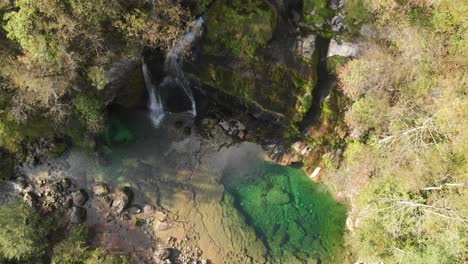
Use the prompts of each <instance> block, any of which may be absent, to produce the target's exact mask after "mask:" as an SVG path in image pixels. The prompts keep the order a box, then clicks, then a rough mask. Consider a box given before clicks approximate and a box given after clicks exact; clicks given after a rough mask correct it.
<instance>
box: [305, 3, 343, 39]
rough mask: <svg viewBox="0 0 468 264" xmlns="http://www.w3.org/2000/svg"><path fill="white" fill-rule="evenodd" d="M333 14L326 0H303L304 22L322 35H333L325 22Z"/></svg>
mask: <svg viewBox="0 0 468 264" xmlns="http://www.w3.org/2000/svg"><path fill="white" fill-rule="evenodd" d="M334 15H335V12H334V11H333V10H331V9H330V8H329V7H328V1H327V0H304V22H305V23H306V24H307V25H309V26H311V27H313V28H314V29H315V30H316V31H317V32H318V33H320V34H321V35H322V36H324V37H330V38H331V37H333V33H332V31H331V29H330V27H329V26H327V25H328V24H327V22H328V21H330V20H331V19H332V18H333V16H334ZM317 25H319V26H317ZM320 25H321V26H320Z"/></svg>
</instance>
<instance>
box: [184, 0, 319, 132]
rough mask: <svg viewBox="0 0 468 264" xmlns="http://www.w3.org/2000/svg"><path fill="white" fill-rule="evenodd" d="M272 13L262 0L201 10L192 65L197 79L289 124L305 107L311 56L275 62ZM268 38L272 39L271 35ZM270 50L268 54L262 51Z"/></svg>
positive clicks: (311, 74) (309, 92)
mask: <svg viewBox="0 0 468 264" xmlns="http://www.w3.org/2000/svg"><path fill="white" fill-rule="evenodd" d="M277 23H278V12H277V10H275V9H274V8H273V7H272V6H271V5H269V4H268V2H267V1H265V0H235V1H227V0H220V1H217V2H216V3H214V4H213V6H212V7H211V8H210V10H209V12H208V13H207V19H206V32H205V35H204V39H203V55H202V56H201V59H200V61H199V62H198V63H197V65H196V67H193V68H194V69H193V70H194V72H195V73H196V75H197V76H198V77H199V78H200V79H201V81H202V82H203V83H204V84H206V85H208V86H210V87H213V88H215V89H217V90H219V91H221V92H223V93H225V94H227V95H230V96H233V97H237V98H239V99H240V100H241V101H243V102H244V103H245V104H247V105H253V106H255V107H247V108H248V109H255V110H256V113H255V114H258V111H260V112H265V113H269V114H270V115H271V116H275V119H276V120H279V122H280V123H282V124H283V125H284V126H286V127H290V126H291V125H293V126H294V124H295V123H296V122H298V121H300V120H301V119H302V118H303V116H304V115H305V114H306V113H307V112H308V110H309V109H310V106H311V103H312V94H313V88H314V86H315V83H316V80H317V74H316V67H317V60H318V58H317V56H313V57H312V58H310V59H304V58H302V57H300V56H299V55H298V54H296V53H295V51H293V50H291V49H288V48H286V49H285V50H281V51H276V50H275V51H273V53H275V52H276V53H277V52H284V53H289V54H288V57H289V58H291V60H290V61H288V62H285V61H277V60H275V59H274V58H273V57H272V56H271V53H272V52H266V51H269V49H271V47H270V46H269V45H270V43H271V42H272V41H273V36H274V35H275V34H277V33H278V32H276V30H279V29H277ZM274 41H278V40H277V39H275V40H274ZM268 54H270V55H268Z"/></svg>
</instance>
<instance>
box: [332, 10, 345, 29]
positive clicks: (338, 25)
mask: <svg viewBox="0 0 468 264" xmlns="http://www.w3.org/2000/svg"><path fill="white" fill-rule="evenodd" d="M344 19H345V16H344V15H342V14H338V15H336V16H334V17H333V18H332V19H331V22H330V26H331V29H332V30H333V31H334V32H340V31H342V30H343V29H344V28H345V24H344Z"/></svg>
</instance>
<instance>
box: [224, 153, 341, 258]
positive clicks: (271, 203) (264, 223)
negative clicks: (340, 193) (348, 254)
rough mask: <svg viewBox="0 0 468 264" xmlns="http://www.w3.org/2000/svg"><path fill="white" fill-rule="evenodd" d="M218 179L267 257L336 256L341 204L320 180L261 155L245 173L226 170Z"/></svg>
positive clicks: (339, 241) (338, 244)
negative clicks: (231, 172) (254, 234)
mask: <svg viewBox="0 0 468 264" xmlns="http://www.w3.org/2000/svg"><path fill="white" fill-rule="evenodd" d="M224 183H225V185H226V188H227V190H228V191H229V192H230V193H232V194H233V195H234V197H235V199H236V206H237V207H238V209H239V210H241V211H242V212H243V213H244V214H245V215H246V217H247V220H248V222H249V224H251V225H252V226H253V227H254V228H255V230H256V231H257V234H258V235H259V236H260V237H261V238H262V239H263V241H264V242H265V244H266V245H267V247H268V249H269V253H270V254H271V258H272V261H273V262H279V263H286V262H288V263H292V261H291V259H299V260H302V261H305V260H308V259H310V258H316V259H318V260H320V261H322V262H323V263H339V262H340V259H341V258H342V257H343V256H341V252H342V245H343V233H344V231H345V222H346V212H347V208H346V206H345V205H343V204H340V203H338V202H337V201H336V200H335V199H334V197H333V196H332V195H331V193H329V192H328V190H327V189H326V188H325V186H324V185H320V184H317V183H314V182H312V181H311V180H310V179H309V178H308V177H307V176H306V175H305V174H304V173H303V172H302V171H301V170H299V169H295V168H292V167H284V166H280V165H277V164H273V163H270V162H266V161H263V162H259V163H258V165H257V167H256V169H255V170H254V171H253V172H251V173H249V174H248V175H238V176H237V177H236V176H235V175H228V177H225V178H224Z"/></svg>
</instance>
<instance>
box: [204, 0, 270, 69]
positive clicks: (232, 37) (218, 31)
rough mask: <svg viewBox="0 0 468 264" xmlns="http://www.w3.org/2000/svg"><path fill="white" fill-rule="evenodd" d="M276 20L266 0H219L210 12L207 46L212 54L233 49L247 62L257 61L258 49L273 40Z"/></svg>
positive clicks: (233, 51) (207, 49)
mask: <svg viewBox="0 0 468 264" xmlns="http://www.w3.org/2000/svg"><path fill="white" fill-rule="evenodd" d="M227 21H228V22H229V26H226V25H227V24H226V22H227ZM275 23H276V17H275V14H274V12H273V10H272V9H271V7H270V6H269V4H268V3H267V2H266V1H263V0H261V1H258V0H235V1H226V0H222V1H216V2H215V3H214V4H213V6H212V8H210V10H209V12H208V17H207V21H206V24H207V32H206V39H207V43H206V44H205V45H204V48H205V50H206V51H207V52H208V53H211V54H217V53H225V52H231V53H233V54H234V55H236V56H238V57H240V58H242V59H243V60H245V61H251V60H254V59H255V58H254V57H255V53H256V52H257V50H258V49H260V48H265V47H266V44H267V42H268V41H269V40H270V39H271V37H272V34H273V31H274V29H275Z"/></svg>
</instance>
